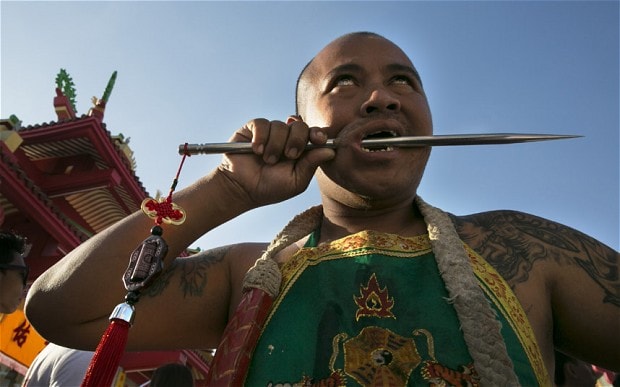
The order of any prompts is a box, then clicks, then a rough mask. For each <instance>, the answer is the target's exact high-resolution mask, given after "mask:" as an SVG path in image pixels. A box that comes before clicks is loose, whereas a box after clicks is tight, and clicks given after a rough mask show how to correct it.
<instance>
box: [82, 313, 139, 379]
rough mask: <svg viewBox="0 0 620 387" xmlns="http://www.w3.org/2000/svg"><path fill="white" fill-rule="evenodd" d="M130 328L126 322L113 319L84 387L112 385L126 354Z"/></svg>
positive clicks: (89, 370) (100, 344) (95, 355)
mask: <svg viewBox="0 0 620 387" xmlns="http://www.w3.org/2000/svg"><path fill="white" fill-rule="evenodd" d="M130 326H131V325H130V324H129V323H128V322H127V321H125V320H122V319H112V321H111V322H110V325H108V329H106V331H105V333H104V334H103V336H102V337H101V341H100V342H99V345H98V346H97V349H96V350H95V354H94V356H93V359H92V360H91V362H90V365H89V366H88V370H86V375H85V376H84V380H83V381H82V387H102V386H103V387H107V386H110V385H111V384H112V381H113V380H114V376H115V375H116V371H117V370H118V366H119V364H120V361H121V357H122V356H123V353H124V352H125V346H126V345H127V336H128V334H129V327H130Z"/></svg>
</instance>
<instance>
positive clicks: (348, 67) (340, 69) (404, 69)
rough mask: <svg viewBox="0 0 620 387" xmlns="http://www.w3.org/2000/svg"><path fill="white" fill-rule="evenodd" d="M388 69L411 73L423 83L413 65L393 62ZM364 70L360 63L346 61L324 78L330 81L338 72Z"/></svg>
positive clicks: (389, 70)
mask: <svg viewBox="0 0 620 387" xmlns="http://www.w3.org/2000/svg"><path fill="white" fill-rule="evenodd" d="M386 69H387V70H388V72H401V73H407V74H409V75H411V76H412V77H414V78H415V79H416V80H417V81H418V82H420V85H422V78H420V74H419V73H418V71H417V70H416V69H415V68H414V67H412V66H408V65H403V64H400V63H392V64H389V65H387V66H386ZM362 71H363V68H362V66H360V65H358V64H355V63H345V64H342V65H339V66H336V67H334V68H333V69H331V70H330V71H329V72H327V74H325V78H324V79H325V80H327V82H329V81H330V80H332V79H333V78H334V76H336V75H337V74H341V73H356V72H357V73H359V72H362Z"/></svg>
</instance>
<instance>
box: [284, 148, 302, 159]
mask: <svg viewBox="0 0 620 387" xmlns="http://www.w3.org/2000/svg"><path fill="white" fill-rule="evenodd" d="M298 154H299V149H297V148H291V149H289V150H288V152H286V156H287V157H288V158H289V159H294V158H296V157H297V155H298Z"/></svg>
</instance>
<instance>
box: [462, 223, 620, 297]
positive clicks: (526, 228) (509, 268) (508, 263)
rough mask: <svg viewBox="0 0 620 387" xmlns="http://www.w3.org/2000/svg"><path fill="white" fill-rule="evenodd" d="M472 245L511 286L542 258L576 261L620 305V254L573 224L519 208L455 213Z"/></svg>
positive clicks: (464, 234) (464, 236)
mask: <svg viewBox="0 0 620 387" xmlns="http://www.w3.org/2000/svg"><path fill="white" fill-rule="evenodd" d="M452 220H453V221H454V223H455V225H456V229H457V231H458V233H459V235H460V236H461V238H462V239H463V241H464V242H466V243H467V244H468V245H469V246H471V247H472V248H473V249H474V250H475V251H476V252H477V253H478V254H480V255H481V256H482V257H484V258H485V259H486V260H487V261H488V262H489V263H490V264H491V265H492V266H493V267H495V269H496V270H497V271H498V272H499V273H500V274H501V275H502V277H504V278H505V279H506V281H508V283H509V284H510V286H511V287H513V288H514V286H515V285H517V284H519V283H522V282H525V281H527V279H528V277H529V272H530V271H531V270H532V266H533V265H534V263H535V262H536V261H538V260H553V261H554V262H556V263H558V264H559V265H577V266H579V267H580V268H581V269H583V270H584V271H585V272H586V273H587V274H588V275H589V276H590V278H592V280H593V281H595V282H596V283H597V284H598V285H599V286H600V287H601V288H602V289H603V290H604V292H605V298H604V300H603V301H604V302H609V303H612V304H614V305H616V306H620V297H619V282H618V280H619V271H618V253H617V252H615V251H614V250H613V249H611V248H609V247H607V246H605V245H603V244H602V243H600V242H598V241H596V240H595V239H593V238H591V237H589V236H587V235H585V234H583V233H581V232H578V231H576V230H574V229H571V228H570V227H567V226H564V225H561V224H559V223H555V222H552V221H549V220H546V219H543V218H539V217H536V216H533V215H529V214H525V213H520V212H516V211H493V212H486V213H480V214H474V215H469V216H462V217H457V216H452Z"/></svg>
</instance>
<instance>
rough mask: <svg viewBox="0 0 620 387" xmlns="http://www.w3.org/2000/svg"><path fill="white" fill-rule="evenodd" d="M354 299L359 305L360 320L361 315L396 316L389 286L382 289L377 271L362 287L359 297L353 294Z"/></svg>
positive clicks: (356, 317) (358, 316)
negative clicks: (393, 311)
mask: <svg viewBox="0 0 620 387" xmlns="http://www.w3.org/2000/svg"><path fill="white" fill-rule="evenodd" d="M353 300H354V301H355V304H356V305H357V306H358V309H357V312H356V313H355V320H356V321H359V319H360V317H379V318H389V317H391V318H394V319H395V318H396V316H394V314H393V313H392V308H393V307H394V299H393V298H391V297H390V296H389V295H388V291H387V286H386V287H384V288H383V289H381V287H380V286H379V282H378V281H377V276H376V275H375V273H373V274H372V276H371V277H370V279H369V280H368V284H367V285H366V286H365V287H364V286H361V287H360V295H359V297H356V296H353Z"/></svg>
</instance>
